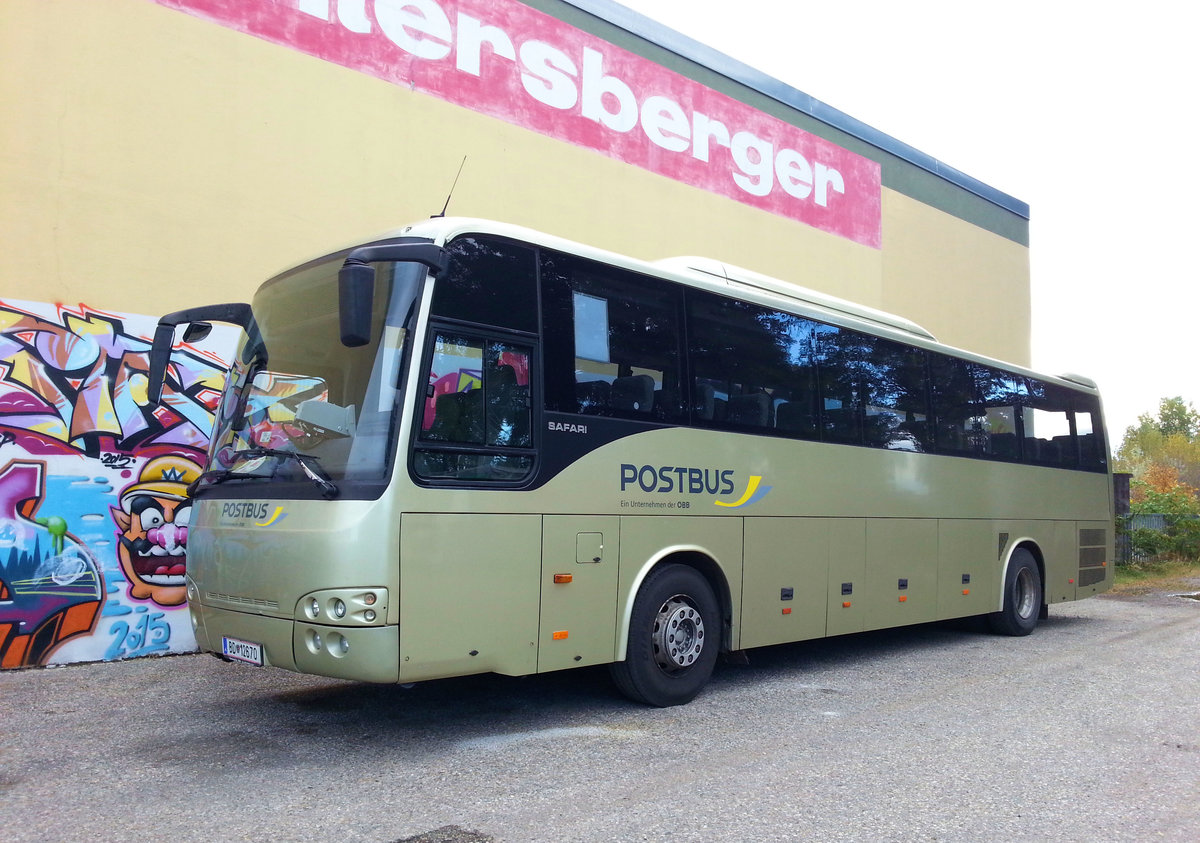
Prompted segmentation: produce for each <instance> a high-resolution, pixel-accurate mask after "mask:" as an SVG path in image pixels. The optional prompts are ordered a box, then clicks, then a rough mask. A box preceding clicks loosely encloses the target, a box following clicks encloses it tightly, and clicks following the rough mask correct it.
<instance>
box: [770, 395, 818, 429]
mask: <svg viewBox="0 0 1200 843" xmlns="http://www.w3.org/2000/svg"><path fill="white" fill-rule="evenodd" d="M808 409H809V408H808V407H806V406H805V404H804V402H803V401H783V402H781V403H780V404H779V406H777V407H776V408H775V426H776V427H777V428H779V429H780V430H787V431H790V432H792V433H803V434H809V435H811V434H812V433H814V432H815V431H816V429H817V428H816V425H815V424H814V423H813V417H812V413H811V412H809V411H808Z"/></svg>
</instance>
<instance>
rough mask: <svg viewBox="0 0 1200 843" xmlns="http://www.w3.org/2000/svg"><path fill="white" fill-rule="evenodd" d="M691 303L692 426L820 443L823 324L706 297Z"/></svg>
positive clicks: (691, 296)
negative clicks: (818, 359)
mask: <svg viewBox="0 0 1200 843" xmlns="http://www.w3.org/2000/svg"><path fill="white" fill-rule="evenodd" d="M687 299H688V341H689V343H690V345H691V348H690V352H691V361H692V368H693V374H694V376H695V377H694V380H693V383H692V423H693V424H695V425H698V426H701V427H711V426H715V427H725V428H729V429H732V430H740V431H749V432H763V433H771V434H774V435H781V436H789V437H797V438H800V437H803V438H810V439H811V438H815V437H816V424H815V402H816V383H815V378H814V369H813V366H812V335H813V330H814V325H815V323H813V322H812V321H811V320H808V319H804V318H802V317H799V316H794V315H792V314H789V313H782V312H778V311H774V310H770V309H768V308H765V307H762V306H760V305H757V304H752V303H750V302H744V301H738V300H736V299H731V298H728V297H726V296H720V295H716V294H713V293H706V292H701V291H699V290H689V291H688V295H687ZM783 407H788V408H789V409H787V410H785V411H783V416H782V417H777V412H778V411H779V409H780V408H783Z"/></svg>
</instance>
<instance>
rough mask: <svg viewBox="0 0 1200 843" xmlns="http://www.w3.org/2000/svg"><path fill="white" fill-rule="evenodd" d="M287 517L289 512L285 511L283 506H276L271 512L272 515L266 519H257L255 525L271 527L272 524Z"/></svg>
mask: <svg viewBox="0 0 1200 843" xmlns="http://www.w3.org/2000/svg"><path fill="white" fill-rule="evenodd" d="M285 518H287V513H286V512H284V511H283V507H282V506H277V507H275V511H274V512H272V513H271V517H270V518H268V519H267V520H266V521H255V522H254V526H255V527H270V526H271V525H272V524H278V523H279V522H280V521H282V520H283V519H285Z"/></svg>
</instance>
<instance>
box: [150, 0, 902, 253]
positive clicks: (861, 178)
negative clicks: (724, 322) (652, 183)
mask: <svg viewBox="0 0 1200 843" xmlns="http://www.w3.org/2000/svg"><path fill="white" fill-rule="evenodd" d="M155 2H157V3H159V4H160V5H163V6H169V7H172V8H175V9H180V10H183V11H186V12H189V13H191V14H194V15H197V16H199V17H203V18H206V19H209V20H212V21H214V22H216V23H219V24H221V25H223V26H228V27H231V28H233V29H236V30H239V31H241V32H245V33H248V34H251V35H254V36H257V37H259V38H263V39H265V40H268V41H271V42H274V43H276V44H280V45H283V46H286V47H291V48H293V49H296V50H299V51H301V52H304V53H307V54H309V55H312V56H316V57H317V58H321V59H324V60H326V61H330V62H334V63H336V64H339V65H342V66H344V67H348V68H352V69H354V70H358V71H361V72H363V73H367V74H370V75H371V76H375V77H377V78H379V79H384V80H387V81H389V82H393V83H395V84H398V85H404V86H406V87H410V88H412V89H415V90H418V91H422V92H424V93H426V94H429V95H431V96H434V97H437V98H439V99H442V100H445V101H446V102H451V103H454V104H456V105H461V106H464V107H466V108H470V109H473V110H475V111H479V112H482V113H484V114H489V115H492V116H494V117H497V118H499V119H501V120H504V121H506V122H508V123H512V124H514V125H517V126H521V127H524V128H527V129H532V130H533V131H536V132H540V133H541V134H544V135H548V136H550V137H553V138H558V139H561V140H565V141H569V142H570V143H573V144H576V145H578V146H582V147H586V148H588V149H593V150H596V151H598V152H601V153H603V154H605V155H608V156H610V157H612V158H615V159H617V160H619V161H624V162H626V163H628V164H633V165H635V166H638V167H641V168H643V169H646V170H649V171H651V172H653V173H658V174H660V175H664V176H667V177H668V178H672V179H676V180H678V181H681V182H684V183H685V184H690V185H693V186H695V187H699V188H702V189H704V190H708V191H711V192H713V193H717V194H720V195H722V196H727V197H730V198H732V199H735V200H737V201H739V202H743V203H745V204H747V205H752V206H754V207H757V208H762V209H763V210H766V211H770V212H771V213H774V214H779V215H780V216H784V217H788V218H791V219H795V220H799V221H800V222H803V223H805V224H807V225H810V226H813V227H815V228H818V229H821V230H822V231H827V232H830V233H832V234H836V235H839V236H841V237H846V238H848V239H850V240H853V241H854V242H856V243H861V244H863V245H866V246H871V247H873V248H876V249H878V248H879V247H880V236H881V235H880V170H879V164H878V163H877V162H875V161H871V160H869V159H867V158H863V157H862V156H860V155H856V154H854V153H852V152H850V151H848V150H845V149H842V148H841V147H839V146H836V145H835V144H832V143H829V142H828V141H826V140H823V139H822V138H818V137H816V136H815V135H812V134H809V133H808V132H805V131H803V130H801V129H798V128H796V127H795V126H792V125H791V124H789V123H785V122H784V121H782V120H779V119H777V118H775V117H771V116H770V115H767V114H764V113H763V112H761V111H758V110H756V109H754V108H751V107H750V106H748V105H746V104H745V103H742V102H739V101H737V100H735V99H732V98H730V97H727V96H725V95H724V94H721V93H718V92H717V91H714V90H712V89H711V88H707V87H705V86H703V85H701V84H699V83H697V82H694V81H692V80H690V79H687V78H685V77H683V76H680V75H678V74H676V73H673V72H672V71H669V70H667V69H666V68H664V67H662V66H661V65H658V64H656V63H654V62H652V61H649V60H647V59H644V58H641V57H640V56H636V55H634V54H632V53H629V52H626V51H625V50H622V49H620V48H619V47H616V46H614V45H612V44H610V43H609V42H607V41H604V40H603V39H600V38H597V37H595V36H593V35H589V34H588V33H586V32H583V31H581V30H579V29H576V28H574V27H572V26H570V25H568V24H566V23H563V22H562V21H560V20H558V19H557V18H554V17H551V16H549V15H546V14H543V13H542V12H538V11H536V10H534V9H531V8H529V7H528V6H525V5H523V4H522V3H519V2H516V0H374V2H372V1H371V0H155Z"/></svg>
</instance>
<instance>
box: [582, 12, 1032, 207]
mask: <svg viewBox="0 0 1200 843" xmlns="http://www.w3.org/2000/svg"><path fill="white" fill-rule="evenodd" d="M561 2H563V3H566V4H568V5H571V6H574V7H576V8H577V9H580V10H582V11H584V12H587V13H588V14H590V15H594V16H595V17H598V18H600V19H601V20H606V21H608V22H609V23H611V24H613V25H614V26H618V27H620V28H621V29H624V30H625V31H627V32H629V33H632V34H633V35H636V36H637V37H639V38H643V39H645V40H647V41H649V42H651V43H653V44H656V45H658V46H659V47H662V48H663V49H665V50H669V51H670V52H672V53H675V54H676V55H678V56H680V57H682V58H685V59H688V60H689V61H694V62H696V63H697V64H700V65H703V66H704V67H707V68H709V69H710V70H713V71H715V72H717V73H719V74H721V75H722V76H726V77H728V78H729V79H732V80H733V81H735V82H739V83H741V84H743V85H745V86H747V87H748V88H752V89H753V90H755V91H758V92H759V93H761V94H765V95H766V96H768V97H771V98H772V99H774V100H778V101H779V102H781V103H783V104H784V105H787V106H789V107H790V108H794V109H796V110H797V111H800V112H803V113H804V114H807V115H809V116H810V117H812V118H814V119H816V120H820V121H821V122H822V123H825V124H826V125H829V126H832V127H833V128H835V129H838V130H839V131H842V132H845V133H846V134H848V135H851V136H853V137H855V138H858V139H859V140H861V141H864V142H865V143H869V144H870V145H872V146H874V147H877V148H878V149H881V150H883V151H884V152H887V153H889V154H891V155H894V156H896V157H897V158H900V159H902V160H904V161H907V162H908V163H910V164H913V165H914V166H917V167H920V168H921V169H923V170H926V171H927V172H930V173H932V174H934V175H935V176H938V177H939V178H942V179H945V180H946V181H948V182H950V183H951V184H954V185H957V186H958V187H961V188H962V189H964V190H967V191H969V192H971V193H973V194H975V195H976V196H978V197H980V198H982V199H985V200H987V201H988V202H991V203H992V204H994V205H997V206H999V207H1001V208H1003V209H1005V210H1006V211H1010V212H1011V213H1014V214H1016V215H1017V216H1020V217H1022V218H1023V219H1029V205H1028V204H1027V203H1025V202H1022V201H1021V200H1020V199H1017V198H1015V197H1012V196H1009V195H1008V194H1007V193H1004V192H1003V191H1000V190H997V189H996V188H994V187H991V186H989V185H986V184H984V183H983V182H981V181H979V179H976V178H973V177H972V176H968V175H967V174H966V173H964V172H962V171H961V170H958V169H955V168H954V167H951V166H949V165H948V164H944V163H942V162H941V161H939V160H937V159H936V158H934V157H933V156H932V155H927V154H926V153H924V152H921V151H920V150H919V149H915V148H914V147H911V146H909V145H908V144H906V143H904V142H903V141H900V140H897V139H896V138H893V137H892V136H891V135H888V134H885V133H884V132H881V131H879V130H878V129H876V128H874V127H872V126H868V125H867V124H866V123H864V122H862V121H861V120H857V119H855V118H853V117H851V116H850V115H848V114H846V113H845V112H842V111H838V110H837V109H836V108H834V107H833V106H830V105H826V104H825V103H823V102H821V101H820V100H818V99H817V98H815V97H813V96H810V95H809V94H806V93H804V92H803V91H799V90H797V89H795V88H793V87H792V86H790V85H788V84H786V83H784V82H780V81H779V80H778V79H775V78H773V77H771V76H768V75H767V74H765V73H763V72H762V71H759V70H755V69H754V68H753V67H750V66H749V65H747V64H743V63H742V62H740V61H738V60H737V59H734V58H731V57H730V56H727V55H725V54H724V53H721V52H719V51H717V50H714V49H713V48H712V47H708V46H706V45H704V44H701V43H700V42H699V41H695V40H693V39H691V38H689V37H687V36H686V35H683V34H682V33H680V32H676V31H675V30H673V29H671V28H669V27H667V26H664V25H663V24H661V23H659V22H658V21H654V20H651V19H650V18H648V17H646V16H645V15H643V14H641V13H639V12H635V11H634V10H633V9H630V8H628V7H626V6H622V5H621V4H620V3H616V2H614V0H561Z"/></svg>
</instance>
